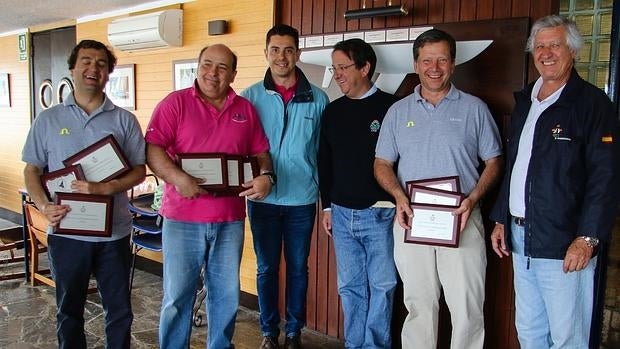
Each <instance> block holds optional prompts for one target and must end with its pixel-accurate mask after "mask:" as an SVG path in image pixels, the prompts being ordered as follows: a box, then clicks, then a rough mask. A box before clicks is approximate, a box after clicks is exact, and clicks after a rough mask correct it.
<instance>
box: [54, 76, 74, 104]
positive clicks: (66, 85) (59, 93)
mask: <svg viewBox="0 0 620 349" xmlns="http://www.w3.org/2000/svg"><path fill="white" fill-rule="evenodd" d="M71 93H73V83H72V82H71V80H70V79H69V78H62V79H61V80H60V82H59V83H58V87H56V103H57V104H62V102H64V100H65V95H69V94H71Z"/></svg>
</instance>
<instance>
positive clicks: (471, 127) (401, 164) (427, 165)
mask: <svg viewBox="0 0 620 349" xmlns="http://www.w3.org/2000/svg"><path fill="white" fill-rule="evenodd" d="M501 154H502V148H501V142H500V137H499V132H498V131H497V126H496V125H495V122H494V121H493V117H492V116H491V113H490V112H489V108H488V107H487V105H486V104H485V103H484V102H483V101H482V100H480V99H479V98H477V97H474V96H472V95H470V94H467V93H465V92H462V91H460V90H458V89H457V88H456V87H454V85H452V86H451V88H450V91H449V92H448V94H447V95H446V96H445V97H444V98H443V99H442V100H441V101H440V102H439V104H438V105H437V106H433V105H432V104H430V103H428V102H426V100H424V98H422V96H421V95H420V85H418V86H416V88H415V90H414V92H413V94H411V95H410V96H408V97H406V98H404V99H401V100H400V101H398V102H396V103H394V104H393V105H392V107H391V108H390V109H389V110H388V112H387V114H386V116H385V119H384V120H383V125H382V126H381V131H380V133H379V140H378V142H377V147H376V154H375V156H376V157H377V158H381V159H385V160H388V161H390V162H396V161H398V173H397V176H398V179H399V180H400V182H401V185H403V188H404V185H405V182H406V181H410V180H418V179H427V178H436V177H445V176H459V178H460V183H461V191H462V192H463V193H464V194H466V195H469V193H470V192H471V191H472V190H473V189H474V187H475V186H476V183H477V182H478V179H479V175H478V171H477V168H478V166H479V165H480V163H479V160H478V159H479V158H480V159H482V160H483V161H486V160H489V159H492V158H494V157H497V156H499V155H501Z"/></svg>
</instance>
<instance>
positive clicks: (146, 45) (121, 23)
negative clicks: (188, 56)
mask: <svg viewBox="0 0 620 349" xmlns="http://www.w3.org/2000/svg"><path fill="white" fill-rule="evenodd" d="M182 36H183V10H178V9H174V10H164V11H158V12H153V13H147V14H144V15H138V16H131V17H126V18H120V19H116V20H114V21H112V22H111V23H110V24H109V25H108V41H109V42H110V44H111V45H112V46H114V47H116V48H117V49H119V50H121V51H135V50H144V49H155V48H162V47H169V46H181V45H182V43H183V39H182Z"/></svg>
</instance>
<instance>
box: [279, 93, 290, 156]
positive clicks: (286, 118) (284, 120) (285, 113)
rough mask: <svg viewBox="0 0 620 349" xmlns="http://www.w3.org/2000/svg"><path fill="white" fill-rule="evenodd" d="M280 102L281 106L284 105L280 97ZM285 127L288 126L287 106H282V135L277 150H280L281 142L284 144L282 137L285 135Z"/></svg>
mask: <svg viewBox="0 0 620 349" xmlns="http://www.w3.org/2000/svg"><path fill="white" fill-rule="evenodd" d="M280 100H281V101H282V104H284V101H283V100H282V98H281V97H280ZM287 126H288V105H286V104H284V115H283V120H282V134H281V135H280V146H279V148H282V142H284V135H285V134H286V127H287Z"/></svg>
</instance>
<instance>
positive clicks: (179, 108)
mask: <svg viewBox="0 0 620 349" xmlns="http://www.w3.org/2000/svg"><path fill="white" fill-rule="evenodd" d="M145 138H146V142H147V143H150V144H154V145H157V146H160V147H162V148H164V149H165V150H166V152H167V153H168V155H169V156H170V158H171V159H174V160H175V161H176V155H177V154H178V153H204V152H209V153H226V154H235V155H256V154H260V153H264V152H267V151H269V141H268V140H267V137H266V136H265V133H264V132H263V127H262V125H261V123H260V119H259V118H258V114H257V113H256V110H255V109H254V107H253V106H252V104H250V102H249V101H248V100H246V99H245V98H243V97H241V96H238V95H237V94H236V93H235V91H234V90H233V89H232V88H231V89H230V90H229V91H228V96H227V97H226V102H225V103H224V107H223V108H222V110H221V111H219V112H218V111H217V110H216V109H215V108H214V107H213V106H212V105H210V104H208V103H206V102H205V101H204V100H203V99H202V98H201V97H200V95H199V94H198V93H197V91H196V87H195V82H194V85H193V86H192V87H189V88H186V89H183V90H179V91H175V92H172V93H170V94H169V95H168V96H166V98H164V99H163V100H162V101H161V102H159V104H158V105H157V107H155V110H154V111H153V116H152V118H151V121H150V123H149V126H148V128H147V130H146V135H145ZM160 213H161V214H162V216H164V217H166V218H168V219H173V220H178V221H184V222H197V223H216V222H231V221H237V220H242V219H244V217H245V199H244V198H240V197H237V196H212V195H201V196H200V197H198V198H196V199H186V198H184V197H182V196H181V195H180V194H179V193H177V191H176V189H175V188H174V186H172V185H169V184H166V186H165V188H164V198H163V201H162V206H161V209H160Z"/></svg>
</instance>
